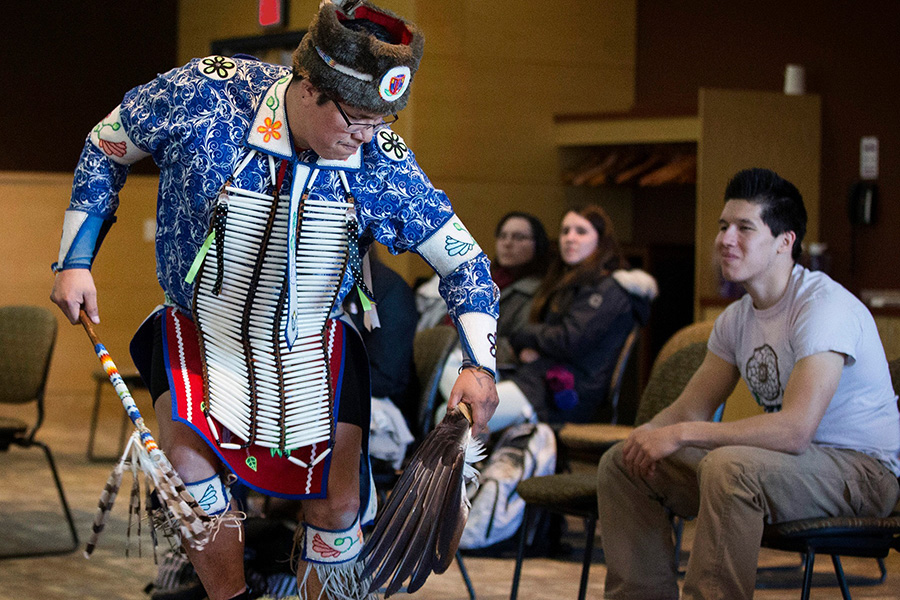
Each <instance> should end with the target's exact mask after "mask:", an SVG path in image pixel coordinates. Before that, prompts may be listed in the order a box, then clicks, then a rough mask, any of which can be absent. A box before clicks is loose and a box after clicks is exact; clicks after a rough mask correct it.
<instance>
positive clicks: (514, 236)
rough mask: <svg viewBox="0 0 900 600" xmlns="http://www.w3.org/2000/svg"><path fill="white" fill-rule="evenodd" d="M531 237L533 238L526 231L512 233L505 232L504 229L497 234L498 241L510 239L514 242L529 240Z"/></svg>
mask: <svg viewBox="0 0 900 600" xmlns="http://www.w3.org/2000/svg"><path fill="white" fill-rule="evenodd" d="M533 239H534V237H532V236H530V235H528V234H526V233H519V232H518V231H514V232H512V233H506V232H505V231H504V232H501V233H499V234H497V241H498V242H502V241H505V240H512V241H514V242H527V241H530V240H533Z"/></svg>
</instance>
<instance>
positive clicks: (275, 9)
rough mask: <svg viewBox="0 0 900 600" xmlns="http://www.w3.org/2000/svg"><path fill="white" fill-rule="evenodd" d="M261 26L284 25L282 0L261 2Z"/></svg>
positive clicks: (263, 0)
mask: <svg viewBox="0 0 900 600" xmlns="http://www.w3.org/2000/svg"><path fill="white" fill-rule="evenodd" d="M259 24H260V25H262V26H263V27H271V26H273V25H283V24H284V2H282V0H259Z"/></svg>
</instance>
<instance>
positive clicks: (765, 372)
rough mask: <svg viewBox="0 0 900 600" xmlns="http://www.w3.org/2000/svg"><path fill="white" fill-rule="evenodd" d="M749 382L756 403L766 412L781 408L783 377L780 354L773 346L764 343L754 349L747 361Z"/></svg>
mask: <svg viewBox="0 0 900 600" xmlns="http://www.w3.org/2000/svg"><path fill="white" fill-rule="evenodd" d="M746 372H747V383H748V384H749V385H750V391H751V392H753V397H754V398H755V399H756V403H757V404H759V405H760V406H762V407H763V409H765V411H766V412H778V411H779V410H781V378H780V377H779V376H778V356H777V355H776V354H775V351H774V350H773V349H772V346H770V345H768V344H763V345H762V346H760V347H759V348H757V349H756V350H754V351H753V356H751V357H750V360H748V361H747V368H746Z"/></svg>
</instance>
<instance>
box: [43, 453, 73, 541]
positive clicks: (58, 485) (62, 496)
mask: <svg viewBox="0 0 900 600" xmlns="http://www.w3.org/2000/svg"><path fill="white" fill-rule="evenodd" d="M34 443H35V444H36V445H38V446H40V447H41V448H42V449H43V450H44V455H45V456H46V457H47V463H48V464H49V465H50V471H51V472H52V473H53V481H54V482H56V490H57V491H58V492H59V501H60V502H61V503H62V507H63V511H64V512H65V513H66V521H67V522H68V523H69V532H70V533H71V534H72V547H71V549H69V550H66V552H71V551H73V550H75V549H76V548H78V543H79V542H78V531H77V530H76V529H75V519H73V518H72V511H71V510H69V503H68V502H67V501H66V494H65V492H63V487H62V482H61V481H60V480H59V472H58V471H57V470H56V462H55V461H54V460H53V454H51V453H50V447H49V446H47V444H45V443H43V442H38V441H35V442H34Z"/></svg>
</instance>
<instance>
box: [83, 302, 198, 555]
mask: <svg viewBox="0 0 900 600" xmlns="http://www.w3.org/2000/svg"><path fill="white" fill-rule="evenodd" d="M81 324H82V325H83V326H84V330H85V331H86V332H87V334H88V337H89V338H90V339H91V342H92V343H93V344H94V351H95V352H96V353H97V357H98V358H99V359H100V362H101V364H102V365H103V369H104V370H105V371H106V374H107V376H109V381H110V383H112V385H113V388H115V390H116V394H118V396H119V399H120V400H121V401H122V406H124V407H125V412H126V413H128V416H129V418H131V421H132V423H134V426H135V428H136V431H135V432H134V433H133V434H132V437H131V438H130V439H129V440H128V444H127V446H126V448H125V452H124V453H123V454H122V458H121V459H120V460H119V463H118V464H117V465H116V466H115V468H114V469H113V472H112V474H111V475H110V477H109V479H108V480H107V482H106V488H105V489H104V490H103V493H102V494H101V496H100V502H99V504H98V511H97V515H96V517H95V518H94V526H93V533H92V535H91V539H90V540H89V541H88V543H87V546H86V547H85V551H84V555H85V557H90V555H91V553H92V552H93V551H94V548H95V547H96V545H97V538H98V537H99V535H100V532H102V531H103V527H104V526H105V524H106V519H107V517H108V515H109V512H110V511H111V510H112V506H113V503H114V502H115V499H116V495H117V494H118V491H119V486H120V485H121V484H122V473H123V472H124V470H125V466H126V465H129V464H130V465H131V466H132V468H133V469H135V472H134V476H135V477H137V467H140V470H141V471H143V472H144V473H145V474H146V475H147V477H148V479H149V480H150V481H152V483H153V486H154V488H155V489H156V495H157V497H158V498H159V501H160V503H161V504H162V505H163V507H164V508H166V509H168V511H169V512H170V513H171V515H172V516H173V517H174V520H175V525H177V530H178V532H179V533H180V534H181V538H182V540H183V541H184V542H185V543H187V544H189V545H190V546H191V547H193V548H196V549H198V550H200V549H202V548H203V546H205V545H206V542H207V541H208V539H209V536H210V531H211V527H212V523H213V520H212V519H211V518H210V517H209V515H207V514H206V512H205V511H204V510H203V509H202V508H200V505H199V504H197V501H196V500H195V499H194V497H193V496H192V495H191V494H190V492H188V491H187V489H185V487H184V482H183V481H182V480H181V477H179V476H178V473H176V472H175V468H174V467H173V466H172V463H170V462H169V459H168V458H166V455H165V454H163V451H162V450H160V449H159V446H158V445H157V443H156V440H154V439H153V434H152V433H151V432H150V430H149V429H148V428H147V426H146V424H145V423H144V418H143V417H142V416H141V412H140V411H139V410H138V407H137V405H136V404H135V402H134V399H133V398H132V397H131V393H130V392H129V391H128V386H126V385H125V382H124V381H123V380H122V376H121V375H119V370H118V369H117V368H116V365H115V363H114V362H113V360H112V358H111V357H110V356H109V352H108V351H107V350H106V347H105V346H104V345H103V344H101V343H100V340H99V338H98V337H97V334H96V333H94V327H93V324H92V323H91V321H90V319H89V318H88V316H87V314H86V313H85V312H84V311H83V310H82V311H81ZM138 502H139V501H138Z"/></svg>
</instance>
